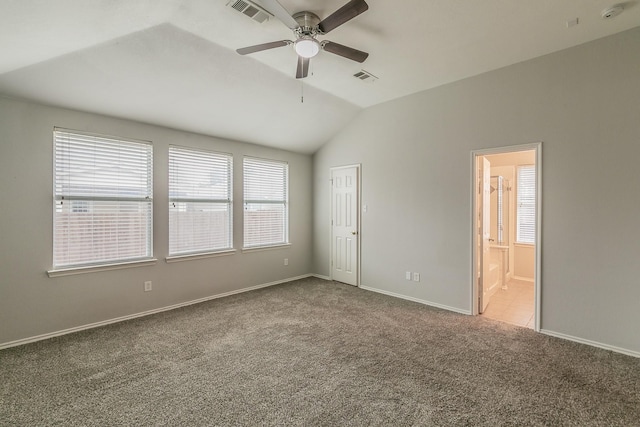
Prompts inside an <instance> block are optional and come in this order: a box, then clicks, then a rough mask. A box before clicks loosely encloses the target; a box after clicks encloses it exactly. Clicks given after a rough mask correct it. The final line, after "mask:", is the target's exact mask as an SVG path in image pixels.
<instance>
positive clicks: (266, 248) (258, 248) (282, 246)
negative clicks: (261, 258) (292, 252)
mask: <svg viewBox="0 0 640 427" xmlns="http://www.w3.org/2000/svg"><path fill="white" fill-rule="evenodd" d="M290 247H291V243H282V244H279V245H270V246H256V247H255V248H242V253H246V252H260V251H270V250H272V249H288V248H290Z"/></svg>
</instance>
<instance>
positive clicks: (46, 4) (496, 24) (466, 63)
mask: <svg viewBox="0 0 640 427" xmlns="http://www.w3.org/2000/svg"><path fill="white" fill-rule="evenodd" d="M255 2H256V3H260V2H259V0H255ZM279 2H280V4H281V5H282V6H283V7H284V8H285V9H286V10H287V11H288V12H290V13H291V14H293V13H295V12H299V11H310V12H313V13H315V14H316V15H318V16H319V17H320V18H324V17H326V16H328V15H330V14H331V13H332V12H334V11H335V10H337V9H338V8H340V7H341V6H342V5H343V4H344V3H346V0H322V1H321V0H279ZM228 3H229V2H228V0H163V1H158V0H55V1H51V0H0V12H1V13H0V52H2V55H0V93H2V94H5V95H9V96H13V97H20V98H26V99H31V100H35V101H38V102H42V103H46V104H50V105H57V106H62V107H67V108H73V109H79V110H83V111H90V112H95V113H100V114H107V115H111V116H116V117H124V118H128V119H133V120H138V121H141V122H147V123H153V124H159V125H162V126H168V127H173V128H176V129H183V130H187V131H192V132H198V133H202V134H206V135H212V136H217V137H222V138H228V139H232V140H239V141H245V142H251V143H256V144H262V145H267V146H272V147H277V148H282V149H287V150H291V151H296V152H301V153H313V152H314V151H316V150H317V149H318V148H319V147H320V146H321V145H322V144H323V143H325V142H326V141H328V140H329V139H331V137H332V136H333V135H335V134H336V133H337V132H339V131H340V129H342V128H343V127H344V126H345V125H346V124H347V123H348V122H349V121H350V120H352V119H353V118H354V117H355V116H356V115H357V114H358V113H359V112H360V111H361V110H362V109H363V108H366V107H369V106H372V105H375V104H378V103H381V102H385V101H388V100H391V99H395V98H398V97H402V96H405V95H409V94H412V93H415V92H420V91H423V90H426V89H429V88H433V87H436V86H439V85H443V84H446V83H449V82H452V81H456V80H459V79H463V78H466V77H470V76H473V75H477V74H480V73H483V72H486V71H490V70H494V69H497V68H501V67H504V66H507V65H510V64H514V63H517V62H521V61H525V60H527V59H531V58H534V57H537V56H541V55H544V54H547V53H551V52H555V51H558V50H561V49H565V48H568V47H571V46H575V45H578V44H581V43H585V42H588V41H591V40H594V39H597V38H601V37H604V36H607V35H611V34H614V33H617V32H620V31H624V30H626V29H630V28H632V27H635V26H637V25H638V24H639V23H640V5H639V4H638V1H627V2H624V3H622V4H623V6H624V9H625V10H624V12H623V13H622V14H620V15H619V16H617V17H615V18H611V19H603V18H602V17H601V12H602V10H603V9H605V8H607V7H610V6H613V5H614V4H615V2H611V1H608V0H562V1H558V0H483V1H477V0H402V1H389V0H367V3H368V5H369V10H368V11H366V12H364V13H363V14H361V15H359V16H357V17H356V18H354V19H353V20H351V21H349V22H348V23H346V24H344V25H342V26H340V27H338V28H336V29H335V30H333V31H331V32H330V33H329V34H327V35H326V36H323V37H322V39H327V40H331V41H333V42H337V43H340V44H343V45H347V46H351V47H354V48H357V49H359V50H363V51H366V52H368V53H369V54H370V55H369V58H368V59H367V60H366V61H365V62H364V63H363V64H360V63H357V62H354V61H350V60H348V59H345V58H342V57H340V56H337V55H332V54H330V53H328V52H320V54H319V55H318V56H317V57H315V58H313V59H312V61H311V68H310V75H309V77H308V78H306V79H302V80H296V79H295V70H296V54H295V52H294V51H293V48H292V47H290V46H288V47H283V48H278V49H272V50H267V51H263V52H259V53H255V54H251V55H247V56H241V55H238V54H237V53H236V52H235V50H236V49H237V48H240V47H245V46H250V45H255V44H260V43H266V42H271V41H276V40H292V39H294V36H293V34H292V32H291V30H290V29H289V28H287V27H286V26H285V25H283V24H282V22H280V21H279V20H278V19H277V18H274V17H272V18H271V19H269V20H268V21H267V22H264V23H258V22H256V21H254V20H252V19H250V18H249V17H247V16H245V15H243V14H241V13H239V12H237V11H236V10H234V9H232V8H231V7H230V6H229V5H228ZM576 19H577V25H573V24H575V22H576V21H575V20H576ZM630 54H637V52H636V53H631V52H630ZM361 69H364V70H366V71H368V72H370V73H372V74H373V75H375V76H376V77H378V80H376V81H375V82H373V83H367V82H364V81H360V80H358V79H357V78H355V77H354V76H353V74H354V73H357V72H359V71H360V70H361Z"/></svg>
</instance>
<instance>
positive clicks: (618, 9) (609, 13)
mask: <svg viewBox="0 0 640 427" xmlns="http://www.w3.org/2000/svg"><path fill="white" fill-rule="evenodd" d="M623 10H624V6H623V5H621V4H617V5H615V6H611V7H609V8H607V9H605V10H603V11H602V19H611V18H615V17H616V16H618V15H620V14H621V13H622V11H623Z"/></svg>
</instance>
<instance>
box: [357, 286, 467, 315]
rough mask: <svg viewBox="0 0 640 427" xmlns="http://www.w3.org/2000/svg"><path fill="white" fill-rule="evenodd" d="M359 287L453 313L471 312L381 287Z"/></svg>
mask: <svg viewBox="0 0 640 427" xmlns="http://www.w3.org/2000/svg"><path fill="white" fill-rule="evenodd" d="M360 289H364V290H365V291H371V292H376V293H379V294H383V295H388V296H390V297H395V298H400V299H404V300H408V301H413V302H417V303H420V304H424V305H428V306H431V307H436V308H441V309H443V310H447V311H453V312H455V313H460V314H466V315H471V312H470V311H469V310H462V309H460V308H456V307H450V306H448V305H444V304H438V303H436V302H431V301H426V300H423V299H420V298H414V297H409V296H406V295H402V294H396V293H395V292H390V291H383V290H382V289H376V288H370V287H369V286H363V285H360Z"/></svg>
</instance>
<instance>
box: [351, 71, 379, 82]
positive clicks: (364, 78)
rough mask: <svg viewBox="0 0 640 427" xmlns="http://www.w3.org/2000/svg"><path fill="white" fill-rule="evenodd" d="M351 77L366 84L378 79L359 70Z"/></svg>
mask: <svg viewBox="0 0 640 427" xmlns="http://www.w3.org/2000/svg"><path fill="white" fill-rule="evenodd" d="M353 77H355V78H356V79H359V80H362V81H363V82H367V83H373V82H375V81H376V80H378V78H377V77H376V76H374V75H373V74H371V73H370V72H368V71H365V70H360V71H358V72H357V73H355V74H354V75H353Z"/></svg>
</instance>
